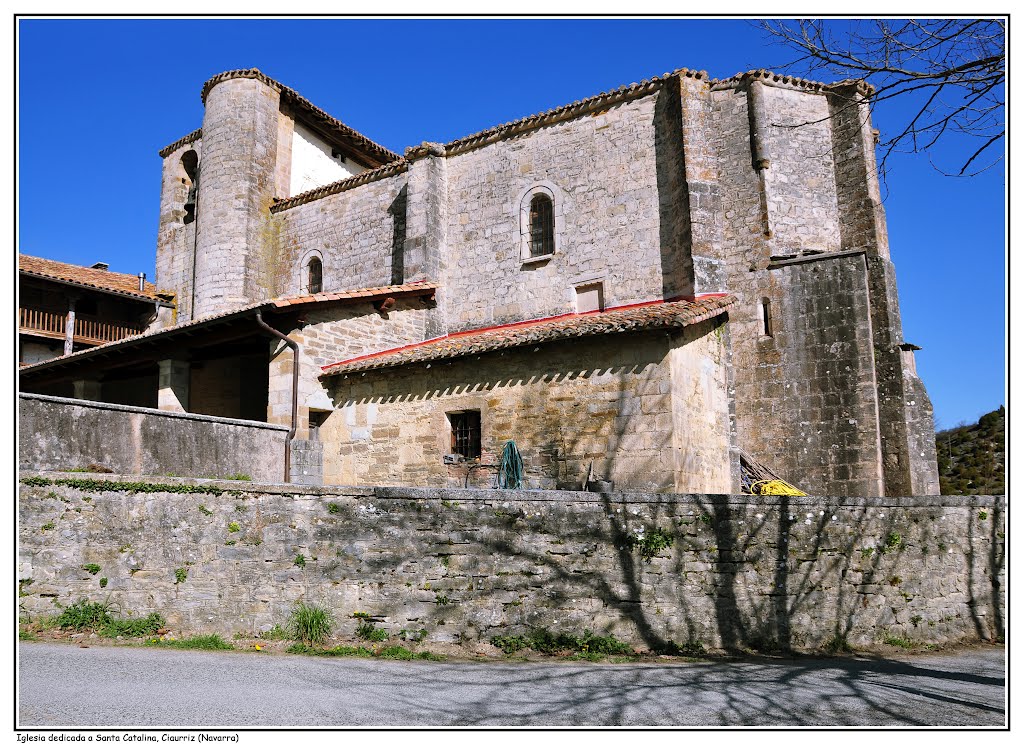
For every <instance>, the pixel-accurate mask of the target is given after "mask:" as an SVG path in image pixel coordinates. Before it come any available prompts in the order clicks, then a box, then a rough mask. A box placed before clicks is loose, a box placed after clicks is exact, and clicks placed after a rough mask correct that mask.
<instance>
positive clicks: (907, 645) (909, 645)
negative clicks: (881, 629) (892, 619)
mask: <svg viewBox="0 0 1024 745" xmlns="http://www.w3.org/2000/svg"><path fill="white" fill-rule="evenodd" d="M882 641H883V642H885V643H886V644H888V645H889V646H890V647H899V648H900V649H913V648H914V647H916V646H917V645H916V644H915V643H914V642H912V641H910V639H907V638H906V637H905V636H892V635H886V637H885V638H884V639H882Z"/></svg>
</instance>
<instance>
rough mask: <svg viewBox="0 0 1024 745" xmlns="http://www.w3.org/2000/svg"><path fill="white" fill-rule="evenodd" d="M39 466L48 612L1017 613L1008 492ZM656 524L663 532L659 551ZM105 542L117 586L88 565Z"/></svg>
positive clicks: (899, 617)
mask: <svg viewBox="0 0 1024 745" xmlns="http://www.w3.org/2000/svg"><path fill="white" fill-rule="evenodd" d="M90 478H100V477H96V476H91V477H90ZM35 482H38V483H33V484H25V485H23V486H22V490H21V495H20V499H19V522H20V538H19V580H32V583H31V584H25V585H24V589H25V592H24V594H23V595H22V597H21V598H20V603H21V605H22V608H23V610H24V612H26V613H29V614H37V613H43V614H46V613H49V612H52V611H53V608H54V605H53V603H59V604H60V605H69V604H71V603H72V602H75V601H77V600H79V599H82V598H88V599H90V600H94V601H102V602H107V601H111V602H114V603H116V604H117V606H118V607H119V608H121V609H124V610H125V611H128V610H131V611H132V612H134V613H148V612H153V611H156V612H160V613H162V614H165V615H166V616H167V617H168V619H169V620H170V621H171V623H172V624H174V628H175V629H176V630H188V631H194V632H202V633H222V634H223V633H229V634H230V633H234V632H236V631H240V630H243V631H249V632H254V631H255V630H258V629H259V628H260V627H261V626H263V625H267V624H270V625H272V624H275V623H281V624H284V623H286V622H287V619H288V616H289V614H290V613H291V610H292V608H293V607H294V605H293V604H294V603H295V602H298V601H302V602H307V603H309V602H316V603H323V604H326V605H327V606H329V607H330V608H331V609H332V610H333V611H334V612H335V614H336V615H337V616H338V619H339V630H340V631H341V632H342V633H343V634H352V633H354V631H355V628H356V626H357V625H358V620H357V619H356V618H355V617H354V616H353V614H355V613H356V612H364V613H368V614H370V615H372V616H374V617H379V618H381V619H385V620H382V622H381V623H382V624H384V625H383V626H382V628H384V629H385V630H386V631H388V632H389V633H390V634H391V637H392V638H396V637H398V635H399V634H400V633H401V632H402V631H406V632H416V631H418V630H420V629H424V630H426V631H427V632H428V634H429V639H430V640H432V641H462V642H469V643H473V642H477V641H489V640H490V639H492V638H493V637H494V636H497V635H508V634H512V635H515V634H524V633H526V632H528V631H529V630H531V629H539V628H547V629H550V630H552V631H568V632H571V633H575V634H580V633H582V632H583V631H587V630H589V631H593V632H596V633H600V634H613V635H615V636H616V637H618V638H620V639H623V640H626V641H630V642H632V643H636V644H642V645H644V646H646V647H648V648H651V649H654V650H679V649H683V650H686V649H691V650H699V648H700V647H704V648H707V649H712V648H721V649H725V650H729V651H737V652H741V651H742V652H746V651H751V650H754V651H765V652H768V651H789V650H795V651H808V650H817V649H823V650H829V651H840V650H842V649H844V648H846V645H850V646H853V647H856V648H866V647H872V646H876V645H879V644H883V643H887V644H894V645H895V646H898V647H902V646H913V645H915V644H916V645H920V644H925V643H931V642H943V641H957V640H964V639H985V640H998V639H1000V638H1001V635H1002V634H1003V633H1004V631H1003V629H1004V620H1003V609H1002V595H1003V593H1004V587H1003V579H1002V577H1001V575H1000V573H1001V572H1002V571H1004V543H1003V537H1002V534H1003V531H1004V527H1003V519H1004V518H1003V513H1004V511H1005V510H1004V508H1003V505H1002V504H1001V503H1000V502H999V501H998V500H992V499H989V498H978V499H979V500H981V501H977V500H970V501H967V500H959V501H958V500H956V499H955V498H946V499H951V500H953V501H952V502H949V503H935V502H932V503H928V502H924V503H922V504H919V505H915V504H914V503H913V502H912V501H911V500H898V501H897V502H896V503H894V501H893V500H880V499H876V500H853V501H851V500H835V499H825V498H815V497H781V498H767V497H761V498H754V497H747V498H744V497H740V496H706V495H675V494H666V495H659V494H647V495H639V494H638V495H629V494H622V493H615V494H601V495H594V494H582V493H580V494H577V495H574V494H572V493H565V492H563V493H560V494H558V495H557V496H556V495H550V494H545V493H543V492H529V491H526V492H513V491H498V490H494V491H491V490H469V491H463V490H458V489H448V490H432V489H430V490H428V489H406V488H395V489H375V490H362V491H361V492H360V491H353V492H348V493H347V494H346V492H345V490H339V491H337V492H332V491H328V490H324V489H321V490H316V491H315V492H311V493H308V494H303V493H300V492H295V491H288V490H286V491H282V492H280V493H278V492H277V491H275V490H274V488H267V487H259V486H257V485H252V486H248V485H244V484H237V483H236V484H230V483H228V482H218V483H220V484H223V487H222V488H225V489H231V490H232V491H229V492H226V493H224V494H220V495H219V496H213V495H211V494H208V493H206V494H204V493H202V492H199V493H191V492H189V491H188V490H187V489H185V488H184V487H182V485H181V484H177V488H174V489H170V490H169V491H168V492H161V491H160V490H154V491H153V492H152V493H138V494H136V493H131V491H130V489H128V490H123V489H122V490H117V489H111V490H103V489H96V488H95V487H94V486H90V487H89V489H88V490H85V491H82V490H79V489H78V488H76V487H74V485H73V482H74V479H70V481H69V483H65V484H58V483H56V482H53V481H52V480H49V479H46V478H39V477H35ZM90 483H91V482H90ZM200 484H201V485H202V488H204V489H205V488H207V487H206V486H205V485H204V484H203V483H202V482H200ZM170 486H173V485H170ZM170 486H169V488H170ZM185 486H188V487H189V488H192V483H189V484H186V485H185ZM147 491H148V490H147ZM174 492H177V493H174ZM965 521H966V522H965ZM232 523H237V525H236V526H235V527H231V525H232ZM58 525H59V529H58ZM656 534H657V535H661V536H662V537H663V538H665V541H663V542H662V543H661V544H659V545H657V546H654V547H653V549H652V550H650V551H649V552H646V553H645V551H644V550H642V548H643V546H645V545H647V544H646V543H645V539H646V538H647V537H650V536H653V535H656ZM297 556H304V557H305V561H304V563H303V565H302V566H299V565H298V563H297V562H296V557H297ZM91 563H95V564H96V565H99V566H102V567H103V574H102V576H103V577H105V578H109V585H108V586H105V587H100V586H98V585H97V584H96V582H97V581H98V578H97V577H93V576H91V575H90V574H88V573H86V572H85V571H84V570H83V568H82V567H83V566H84V565H86V564H91ZM185 567H187V581H186V582H179V581H177V580H176V576H175V575H176V570H178V569H182V568H185ZM58 607H59V606H58Z"/></svg>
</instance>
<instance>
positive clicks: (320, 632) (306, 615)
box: [288, 603, 334, 646]
mask: <svg viewBox="0 0 1024 745" xmlns="http://www.w3.org/2000/svg"><path fill="white" fill-rule="evenodd" d="M333 627H334V617H333V616H332V615H331V612H330V611H329V610H327V608H323V607H321V606H319V605H306V604H305V603H300V604H299V605H298V606H297V607H296V608H295V610H294V611H292V617H291V620H290V621H289V622H288V632H289V635H290V636H291V638H292V639H294V640H295V641H297V642H301V643H302V644H304V645H306V646H310V645H314V644H323V643H324V642H325V641H326V640H327V638H328V637H330V635H331V630H332V629H333Z"/></svg>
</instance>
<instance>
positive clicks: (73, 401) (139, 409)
mask: <svg viewBox="0 0 1024 745" xmlns="http://www.w3.org/2000/svg"><path fill="white" fill-rule="evenodd" d="M18 398H19V399H24V400H28V401H45V402H47V403H54V404H64V405H67V406H84V407H86V408H89V409H103V410H105V411H123V412H125V413H128V414H147V415H149V416H164V417H170V418H171V419H187V420H190V421H196V422H212V423H213V424H229V425H232V426H235V427H249V428H251V429H273V430H277V431H279V432H287V431H288V429H289V428H288V427H286V426H284V425H282V424H268V423H266V422H254V421H252V420H249V419H230V418H228V417H222V416H209V415H208V414H192V413H189V412H180V411H163V410H162V409H147V408H145V407H143V406H125V405H124V404H108V403H105V402H103V401H88V400H86V399H82V398H65V397H63V396H45V395H43V394H41V393H19V394H18Z"/></svg>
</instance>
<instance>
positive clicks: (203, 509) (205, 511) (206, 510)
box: [199, 504, 213, 517]
mask: <svg viewBox="0 0 1024 745" xmlns="http://www.w3.org/2000/svg"><path fill="white" fill-rule="evenodd" d="M199 511H200V512H202V513H203V514H204V515H206V516H207V517H209V516H210V515H212V514H213V510H211V509H210V508H209V507H207V506H206V505H205V504H201V505H199Z"/></svg>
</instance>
